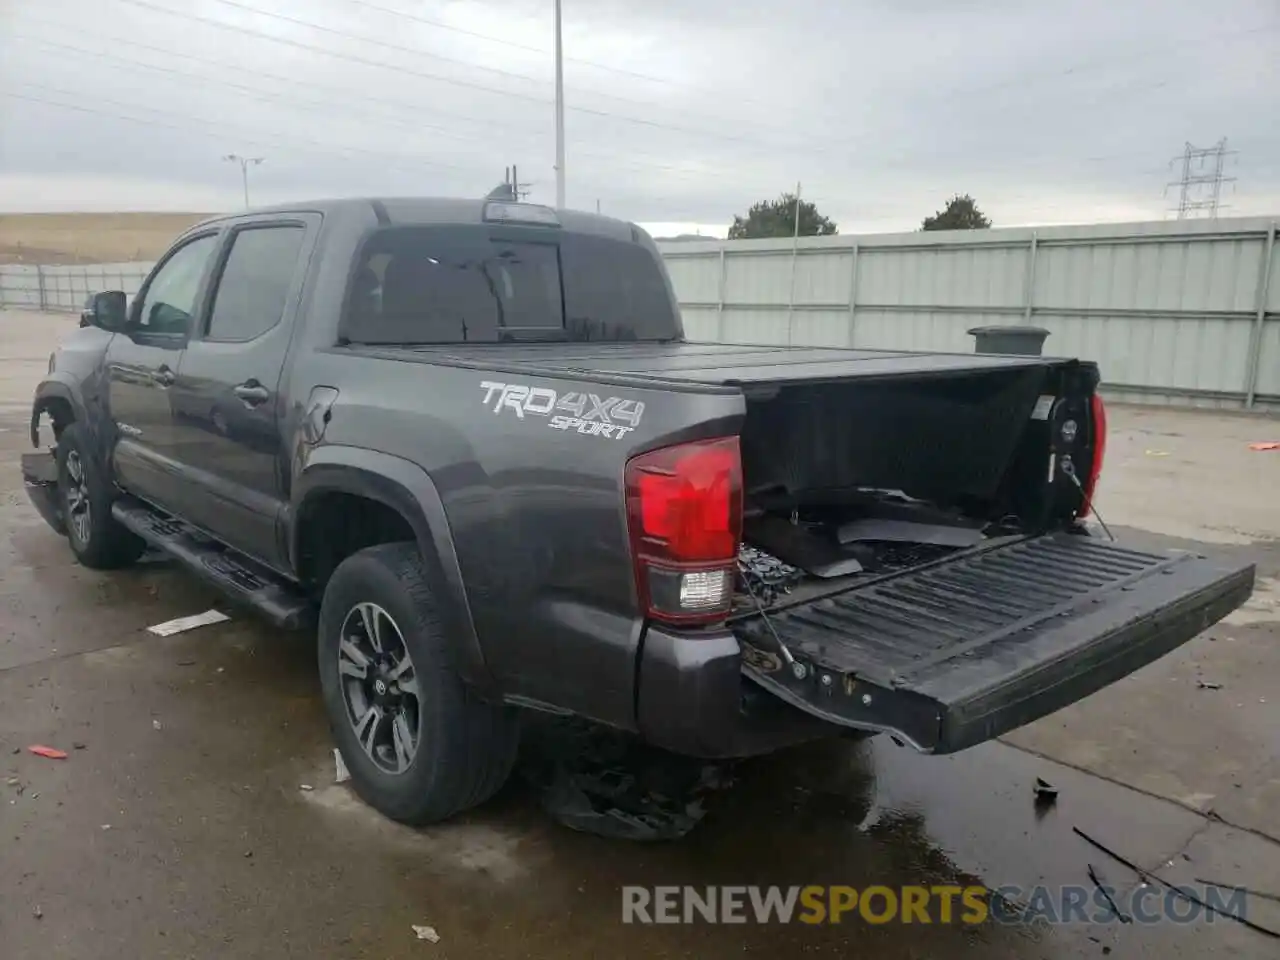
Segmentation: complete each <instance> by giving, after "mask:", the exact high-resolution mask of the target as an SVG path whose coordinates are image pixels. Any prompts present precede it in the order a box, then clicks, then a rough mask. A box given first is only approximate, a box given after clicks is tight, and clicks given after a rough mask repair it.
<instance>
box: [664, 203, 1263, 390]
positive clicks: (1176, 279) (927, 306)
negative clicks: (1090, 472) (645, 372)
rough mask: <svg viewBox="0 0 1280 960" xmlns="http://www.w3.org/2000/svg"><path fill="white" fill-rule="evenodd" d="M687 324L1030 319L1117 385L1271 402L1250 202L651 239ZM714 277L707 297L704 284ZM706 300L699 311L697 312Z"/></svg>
mask: <svg viewBox="0 0 1280 960" xmlns="http://www.w3.org/2000/svg"><path fill="white" fill-rule="evenodd" d="M662 251H663V254H664V256H665V257H666V258H667V261H668V263H669V264H670V265H671V267H672V271H673V276H674V277H675V289H676V294H677V297H678V298H679V300H680V302H681V307H682V309H683V310H684V311H685V314H686V317H689V316H694V315H695V313H694V311H697V313H696V316H698V318H699V319H698V320H696V321H695V322H694V323H693V324H691V325H690V326H689V329H690V336H694V335H695V333H696V335H698V336H705V335H706V333H707V332H709V331H710V330H712V329H713V328H714V329H716V330H718V331H719V337H720V339H723V340H726V341H729V342H734V343H771V344H772V343H793V344H815V345H816V344H822V345H852V346H856V347H865V348H873V349H907V350H947V351H964V352H967V351H970V350H972V349H973V339H972V338H971V337H970V336H969V335H968V333H967V332H966V331H968V330H969V329H970V328H972V327H975V326H983V325H988V324H1013V323H1031V324H1034V325H1037V326H1043V327H1045V328H1046V329H1048V330H1049V331H1050V337H1049V340H1048V342H1047V344H1046V347H1045V349H1046V352H1048V353H1052V354H1058V355H1069V356H1079V357H1082V358H1085V359H1089V360H1095V361H1097V362H1098V364H1099V365H1100V367H1101V369H1102V374H1103V380H1104V383H1105V385H1106V387H1107V389H1108V390H1109V391H1111V392H1113V393H1117V394H1123V396H1124V397H1125V398H1126V399H1148V400H1151V401H1154V402H1168V401H1173V402H1184V403H1186V402H1190V403H1194V404H1204V405H1209V406H1245V407H1250V406H1264V407H1267V408H1280V247H1278V246H1277V245H1276V244H1275V222H1274V221H1272V220H1270V219H1264V218H1239V219H1224V220H1203V221H1191V222H1188V221H1181V222H1153V223H1134V224H1115V225H1110V224H1107V225H1094V226H1079V227H1053V228H1039V229H1034V230H1032V229H1023V228H1019V229H1008V230H982V231H957V232H952V233H930V234H924V233H911V234H893V235H883V236H847V237H806V238H801V239H800V240H799V241H798V242H796V241H794V240H791V239H780V240H746V241H714V242H709V243H708V242H702V243H692V244H684V243H680V244H674V243H672V244H663V245H662ZM711 291H716V293H715V296H714V299H712V298H711V297H710V296H709V294H710V292H711ZM711 316H714V317H715V318H716V323H715V324H714V325H713V324H712V323H711V322H710V321H709V320H707V319H703V318H709V317H711Z"/></svg>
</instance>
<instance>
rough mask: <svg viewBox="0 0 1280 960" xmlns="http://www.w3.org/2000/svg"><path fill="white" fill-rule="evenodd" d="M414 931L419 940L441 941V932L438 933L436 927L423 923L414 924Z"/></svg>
mask: <svg viewBox="0 0 1280 960" xmlns="http://www.w3.org/2000/svg"><path fill="white" fill-rule="evenodd" d="M412 926H413V933H414V936H416V937H417V938H418V939H419V940H426V941H427V942H429V943H439V942H440V934H438V933H436V928H435V927H428V926H425V925H421V924H417V923H415V924H413V925H412Z"/></svg>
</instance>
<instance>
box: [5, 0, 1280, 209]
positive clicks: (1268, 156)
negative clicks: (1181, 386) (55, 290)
mask: <svg viewBox="0 0 1280 960" xmlns="http://www.w3.org/2000/svg"><path fill="white" fill-rule="evenodd" d="M552 9H553V5H552V0H0V211H4V210H7V211H18V210H120V209H132V210H145V209H155V210H198V211H206V210H223V209H232V208H235V207H237V206H239V205H240V204H241V196H240V171H239V168H238V167H236V166H234V165H233V164H231V163H228V162H224V161H222V160H221V157H222V156H223V155H225V154H228V153H237V154H242V155H247V156H261V157H264V158H265V162H264V163H263V164H262V165H261V166H259V167H256V168H254V169H253V170H251V172H250V176H251V189H252V199H253V201H254V202H255V203H259V202H272V201H285V200H294V199H303V198H307V197H318V196H333V195H353V194H384V195H387V194H428V195H430V194H440V195H473V196H474V195H481V194H483V193H484V192H486V191H487V190H488V189H489V188H491V187H492V186H494V185H495V184H496V183H498V182H499V181H501V180H502V176H503V169H504V167H505V166H507V165H508V164H512V163H514V164H517V165H518V166H519V171H520V179H521V180H522V181H527V182H528V183H529V184H530V187H529V189H530V191H531V192H530V199H532V200H534V201H544V202H551V201H553V200H554V190H555V173H554V169H553V164H554V159H555V146H554V142H555V141H554V108H553V101H554V85H553V76H554V66H553V58H552V54H551V52H550V51H551V49H552V43H553V27H552V22H553V21H552ZM564 47H565V57H566V62H565V86H566V103H567V114H566V132H567V138H566V142H567V163H566V171H567V180H568V191H567V193H568V202H569V205H570V206H575V207H581V208H586V209H592V208H594V207H595V205H596V202H597V201H598V202H599V204H600V207H601V209H602V211H603V212H606V213H610V214H613V215H616V216H620V217H624V218H626V219H629V220H634V221H639V222H641V223H645V224H647V225H650V227H651V229H652V230H654V232H656V233H669V232H673V231H676V230H689V231H692V230H693V229H694V228H695V226H700V228H701V230H702V232H704V233H714V232H722V231H723V229H724V228H725V226H727V224H728V223H729V221H730V220H731V219H732V217H733V215H734V214H735V213H741V212H743V211H744V210H745V209H746V208H747V207H748V206H749V205H750V204H751V203H752V202H753V201H755V200H758V199H762V198H766V197H772V196H776V195H778V194H779V193H781V192H783V191H785V190H791V189H794V185H795V183H796V182H797V181H800V182H801V183H802V185H803V186H802V193H803V195H804V196H805V198H806V199H813V200H814V201H815V202H817V204H818V206H819V209H820V210H821V211H822V212H823V213H825V214H827V215H828V216H830V217H832V218H833V219H835V220H836V221H837V222H838V223H839V225H840V228H841V232H845V233H849V232H875V231H884V230H899V229H912V228H914V227H916V226H918V225H919V221H920V219H921V218H922V217H923V216H925V215H926V214H928V213H931V212H933V211H934V210H935V209H937V208H938V207H939V206H941V205H942V203H943V202H944V201H945V199H946V197H947V196H949V195H950V194H952V193H955V192H968V193H971V194H972V195H973V196H974V197H975V198H976V199H977V201H978V203H979V205H980V206H981V207H982V208H983V209H984V210H985V211H986V212H987V213H988V214H989V215H990V216H991V218H992V219H993V220H994V221H995V223H996V224H997V225H1013V224H1028V223H1063V222H1091V221H1097V220H1145V219H1161V218H1163V217H1165V216H1166V212H1165V211H1166V209H1167V208H1168V206H1169V205H1170V204H1172V203H1173V202H1175V201H1176V190H1175V191H1172V192H1171V194H1170V196H1168V197H1166V196H1162V191H1163V189H1164V184H1165V183H1166V181H1169V180H1172V179H1175V178H1176V176H1177V175H1178V174H1179V173H1180V164H1178V165H1177V166H1176V168H1175V167H1171V166H1170V163H1169V161H1170V158H1171V157H1173V156H1174V155H1175V154H1179V153H1180V152H1181V151H1182V148H1183V144H1184V142H1185V141H1187V140H1190V141H1192V142H1193V143H1194V144H1196V145H1203V146H1209V145H1212V144H1213V143H1214V142H1216V141H1217V140H1218V139H1219V138H1221V137H1224V136H1225V137H1228V138H1229V145H1230V147H1231V148H1232V149H1234V150H1237V151H1238V153H1237V154H1235V155H1234V156H1232V157H1230V158H1229V160H1228V164H1227V175H1228V176H1233V177H1236V178H1237V181H1236V183H1235V184H1234V185H1233V186H1234V193H1233V192H1232V187H1231V186H1229V187H1227V188H1226V194H1225V198H1224V199H1225V202H1227V203H1229V204H1230V205H1231V208H1230V210H1228V211H1226V212H1227V213H1228V214H1232V215H1234V214H1239V215H1244V214H1276V213H1280V67H1278V64H1280V2H1277V0H1217V2H1214V3H1206V2H1204V0H1152V2H1139V0H1065V2H1063V0H1055V2H1041V0H856V2H855V0H844V2H837V0H787V2H777V0H772V2H764V0H696V2H695V0H643V2H635V0H564Z"/></svg>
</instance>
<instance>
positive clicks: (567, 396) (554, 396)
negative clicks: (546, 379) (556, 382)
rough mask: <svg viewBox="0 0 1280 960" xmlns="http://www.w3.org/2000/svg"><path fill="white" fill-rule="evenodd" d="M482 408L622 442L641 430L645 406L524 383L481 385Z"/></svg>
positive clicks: (492, 382)
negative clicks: (482, 394)
mask: <svg viewBox="0 0 1280 960" xmlns="http://www.w3.org/2000/svg"><path fill="white" fill-rule="evenodd" d="M480 389H481V390H483V391H484V405H485V406H486V407H488V408H490V409H492V410H493V412H494V413H495V414H501V413H502V412H503V411H510V412H512V413H514V414H515V416H517V417H519V418H520V419H521V420H523V419H524V418H525V417H526V416H534V417H547V418H548V420H547V426H549V427H551V428H553V429H555V430H573V431H575V432H577V433H581V434H583V435H585V436H589V437H608V438H610V439H613V440H621V439H622V438H623V437H625V436H626V435H627V434H628V433H630V432H631V431H632V430H634V429H635V428H636V427H638V426H640V418H641V417H643V416H644V402H643V401H641V400H627V399H625V398H624V397H600V396H598V395H596V394H594V393H587V392H584V391H577V390H574V391H570V392H568V393H557V392H556V391H555V390H552V389H551V388H550V387H531V386H529V385H528V384H525V383H496V382H494V381H493V380H482V381H480Z"/></svg>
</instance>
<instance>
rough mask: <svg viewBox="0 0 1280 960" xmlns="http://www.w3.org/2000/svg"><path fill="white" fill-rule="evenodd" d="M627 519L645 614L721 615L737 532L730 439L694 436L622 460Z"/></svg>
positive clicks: (738, 501) (734, 448)
mask: <svg viewBox="0 0 1280 960" xmlns="http://www.w3.org/2000/svg"><path fill="white" fill-rule="evenodd" d="M625 479H626V496H627V522H628V525H629V527H630V531H631V553H632V558H633V561H634V563H635V565H636V583H637V587H638V589H639V591H640V597H641V600H642V602H643V603H644V605H645V609H646V611H647V613H648V615H649V616H651V617H654V618H656V619H659V620H667V621H672V622H678V623H690V622H710V621H714V620H719V619H723V618H724V616H725V614H726V613H727V612H728V610H729V604H730V600H731V599H732V596H733V579H734V571H735V569H736V567H737V561H738V542H739V540H740V539H741V537H742V456H741V453H740V451H739V449H738V438H737V437H726V438H723V439H719V440H700V441H696V442H694V443H685V444H680V445H679V446H674V447H664V448H663V449H661V450H653V451H650V452H649V453H645V454H641V455H640V456H638V457H635V458H633V459H632V460H630V461H629V462H628V463H627V468H626V478H625Z"/></svg>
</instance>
